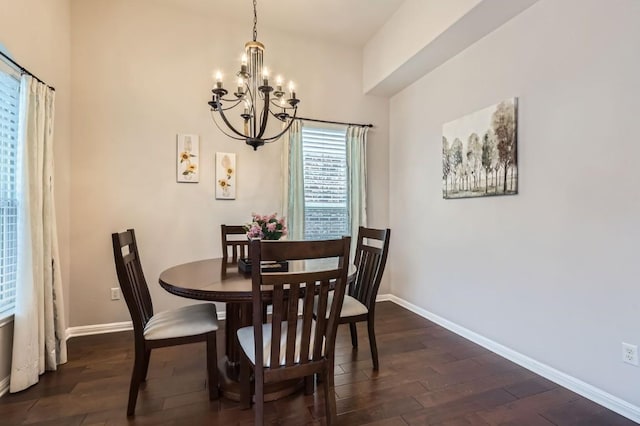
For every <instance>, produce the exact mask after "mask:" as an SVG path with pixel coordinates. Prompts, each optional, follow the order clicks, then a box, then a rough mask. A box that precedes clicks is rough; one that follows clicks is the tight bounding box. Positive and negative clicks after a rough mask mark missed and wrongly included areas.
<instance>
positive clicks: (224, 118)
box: [218, 109, 247, 140]
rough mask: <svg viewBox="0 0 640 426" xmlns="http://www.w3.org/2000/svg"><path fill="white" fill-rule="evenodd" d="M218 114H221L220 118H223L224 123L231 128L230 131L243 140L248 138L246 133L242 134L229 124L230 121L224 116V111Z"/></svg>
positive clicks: (220, 110)
mask: <svg viewBox="0 0 640 426" xmlns="http://www.w3.org/2000/svg"><path fill="white" fill-rule="evenodd" d="M218 112H219V113H220V117H222V121H224V124H226V125H227V126H228V127H229V129H231V130H232V131H233V133H235V134H236V135H238V136H240V137H241V140H242V139H246V138H247V136H246V135H245V134H244V133H240V132H239V131H237V130H236V128H235V127H233V125H232V124H231V123H230V122H229V120H227V116H226V115H224V111H223V110H222V109H219V110H218Z"/></svg>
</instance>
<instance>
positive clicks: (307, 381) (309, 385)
mask: <svg viewBox="0 0 640 426" xmlns="http://www.w3.org/2000/svg"><path fill="white" fill-rule="evenodd" d="M313 379H314V375H311V376H306V377H305V378H304V394H305V395H313Z"/></svg>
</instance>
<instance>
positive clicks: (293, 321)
mask: <svg viewBox="0 0 640 426" xmlns="http://www.w3.org/2000/svg"><path fill="white" fill-rule="evenodd" d="M299 298H300V283H293V284H291V286H290V288H289V299H288V309H287V342H292V341H295V339H296V331H297V328H298V306H299V304H298V299H299ZM295 349H296V348H295V345H287V350H286V354H285V366H287V367H291V366H292V365H293V364H294V363H295V362H296V359H295V355H296V351H295Z"/></svg>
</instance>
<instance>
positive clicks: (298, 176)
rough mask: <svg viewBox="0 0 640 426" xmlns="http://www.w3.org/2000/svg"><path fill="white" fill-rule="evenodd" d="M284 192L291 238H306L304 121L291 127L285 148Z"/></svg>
mask: <svg viewBox="0 0 640 426" xmlns="http://www.w3.org/2000/svg"><path fill="white" fill-rule="evenodd" d="M283 151H284V152H283V170H284V179H283V180H284V185H283V188H284V194H283V197H282V199H283V204H284V205H283V208H282V211H283V212H286V213H285V214H286V215H287V228H288V231H289V235H288V239H289V240H294V241H295V240H304V167H303V162H302V122H301V121H300V120H295V121H294V122H293V124H292V125H291V127H290V128H289V140H288V141H287V143H285V144H284V150H283Z"/></svg>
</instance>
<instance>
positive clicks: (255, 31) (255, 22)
mask: <svg viewBox="0 0 640 426" xmlns="http://www.w3.org/2000/svg"><path fill="white" fill-rule="evenodd" d="M257 7H258V0H253V41H257V40H258V11H257Z"/></svg>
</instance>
